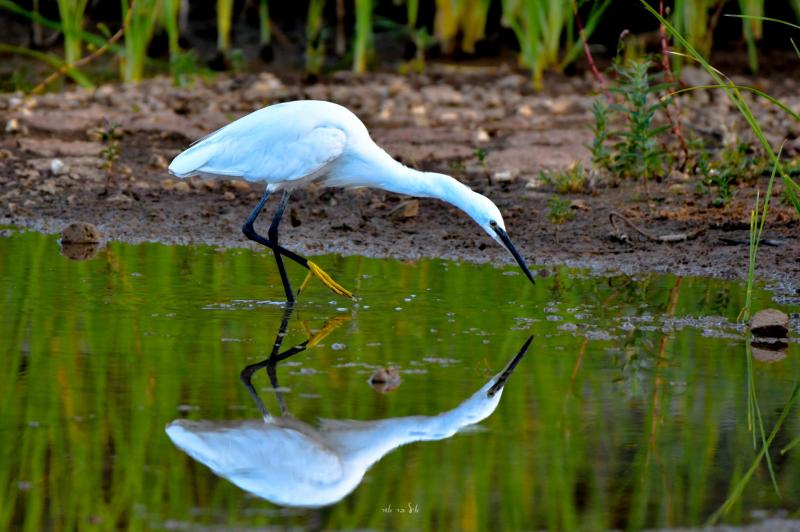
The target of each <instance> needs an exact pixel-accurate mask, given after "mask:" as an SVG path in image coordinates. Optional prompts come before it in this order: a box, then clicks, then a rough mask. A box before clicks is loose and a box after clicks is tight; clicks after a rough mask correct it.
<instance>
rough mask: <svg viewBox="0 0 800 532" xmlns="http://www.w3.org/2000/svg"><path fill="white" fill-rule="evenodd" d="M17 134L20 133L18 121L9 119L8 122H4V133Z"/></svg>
mask: <svg viewBox="0 0 800 532" xmlns="http://www.w3.org/2000/svg"><path fill="white" fill-rule="evenodd" d="M19 132H20V126H19V120H17V119H16V118H11V119H9V120H8V122H6V133H19Z"/></svg>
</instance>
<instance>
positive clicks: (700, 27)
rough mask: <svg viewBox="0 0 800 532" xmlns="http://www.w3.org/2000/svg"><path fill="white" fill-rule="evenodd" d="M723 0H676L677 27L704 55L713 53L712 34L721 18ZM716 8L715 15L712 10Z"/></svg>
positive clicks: (673, 15)
mask: <svg viewBox="0 0 800 532" xmlns="http://www.w3.org/2000/svg"><path fill="white" fill-rule="evenodd" d="M724 3H725V2H724V1H722V0H675V8H674V9H673V11H672V21H673V24H675V28H677V30H678V31H680V32H681V34H682V35H683V36H684V37H686V39H687V40H688V41H689V42H691V43H692V45H694V47H695V48H697V49H698V51H700V53H702V54H703V55H706V56H707V55H708V54H709V53H711V45H712V36H713V35H714V29H715V28H716V25H717V21H718V20H719V10H720V8H721V7H722V4H724ZM712 10H714V13H713V15H711V16H709V15H710V14H711V11H712Z"/></svg>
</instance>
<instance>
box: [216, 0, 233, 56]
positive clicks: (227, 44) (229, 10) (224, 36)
mask: <svg viewBox="0 0 800 532" xmlns="http://www.w3.org/2000/svg"><path fill="white" fill-rule="evenodd" d="M233 4H234V0H217V51H218V52H219V53H220V54H221V55H222V57H225V58H226V59H227V57H228V53H229V52H230V49H231V26H232V24H233Z"/></svg>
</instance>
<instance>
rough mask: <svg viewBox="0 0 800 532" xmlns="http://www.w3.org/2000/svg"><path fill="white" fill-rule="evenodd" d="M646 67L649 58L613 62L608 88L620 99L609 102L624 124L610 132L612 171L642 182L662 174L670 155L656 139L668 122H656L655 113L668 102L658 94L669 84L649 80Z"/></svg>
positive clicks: (647, 66)
mask: <svg viewBox="0 0 800 532" xmlns="http://www.w3.org/2000/svg"><path fill="white" fill-rule="evenodd" d="M649 68H650V61H649V60H645V61H634V62H630V63H628V64H621V63H620V62H616V63H615V64H614V70H615V71H616V73H617V76H618V77H617V80H616V84H615V85H614V86H613V87H611V88H610V89H609V91H610V92H611V93H612V94H617V95H619V97H620V102H619V103H616V102H615V103H612V104H611V105H610V110H611V111H613V112H615V113H617V114H618V115H620V116H622V117H624V119H625V124H626V129H625V130H622V131H617V132H614V133H613V134H612V135H610V138H611V139H612V140H615V141H616V143H615V144H614V146H613V148H614V153H613V156H612V161H611V170H612V171H613V172H615V173H617V174H618V175H621V176H625V177H640V178H641V179H642V180H644V181H645V182H646V181H647V180H649V179H650V178H652V177H654V176H656V175H661V174H663V173H664V172H665V171H666V169H667V167H668V165H669V162H670V158H671V157H670V154H669V152H668V151H667V150H666V148H664V146H663V145H662V144H661V142H659V137H660V136H661V135H662V134H663V133H665V132H667V131H669V129H670V125H669V124H659V123H658V122H657V121H656V114H657V113H658V112H660V111H662V110H663V109H664V108H665V107H666V106H667V105H668V103H669V99H667V98H660V97H659V94H660V93H661V92H662V91H663V90H664V89H666V88H667V87H668V85H667V84H664V83H655V84H654V83H652V82H651V76H650V74H649ZM595 118H596V120H597V117H595ZM596 149H597V150H599V148H596ZM593 151H594V150H593Z"/></svg>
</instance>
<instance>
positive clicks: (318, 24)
mask: <svg viewBox="0 0 800 532" xmlns="http://www.w3.org/2000/svg"><path fill="white" fill-rule="evenodd" d="M324 9H325V0H309V2H308V15H307V16H306V73H307V74H309V75H312V76H318V75H319V74H320V72H321V71H322V65H323V64H324V63H325V38H324V37H325V36H324V32H323V23H324V20H323V18H322V14H323V10H324Z"/></svg>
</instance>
